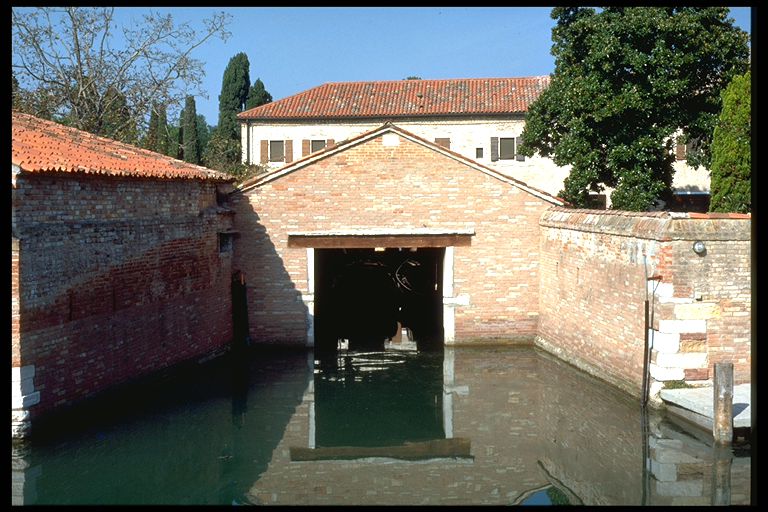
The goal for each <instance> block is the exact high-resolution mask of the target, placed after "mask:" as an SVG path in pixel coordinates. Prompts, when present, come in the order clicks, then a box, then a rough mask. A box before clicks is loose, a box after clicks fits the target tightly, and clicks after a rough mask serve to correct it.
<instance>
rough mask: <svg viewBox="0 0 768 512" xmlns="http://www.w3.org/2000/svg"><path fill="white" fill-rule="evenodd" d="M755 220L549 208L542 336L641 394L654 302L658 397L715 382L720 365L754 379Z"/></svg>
mask: <svg viewBox="0 0 768 512" xmlns="http://www.w3.org/2000/svg"><path fill="white" fill-rule="evenodd" d="M750 226H751V219H750V217H749V216H733V218H718V216H717V215H712V216H708V215H701V214H685V213H680V214H670V213H663V212H659V213H630V212H601V211H595V210H567V209H563V208H553V209H551V210H549V211H547V212H546V213H545V214H544V215H543V216H542V220H541V229H542V237H541V257H540V262H541V288H540V289H541V294H540V315H541V321H540V325H539V333H538V334H539V337H538V338H537V342H538V343H539V344H540V345H542V346H544V347H545V348H547V349H548V350H550V351H552V352H554V353H556V354H558V355H559V356H560V357H562V358H563V359H566V360H568V361H570V362H572V363H574V364H576V365H577V366H580V367H582V368H583V369H585V370H587V371H589V372H590V373H593V374H595V375H597V376H599V377H601V378H603V379H604V380H607V381H609V382H612V383H613V384H615V385H617V386H619V387H621V388H623V389H625V390H626V391H628V392H629V393H632V394H634V395H639V394H640V390H641V389H642V381H643V351H644V342H645V321H644V320H645V316H644V302H645V300H646V299H648V300H649V308H650V314H649V323H650V324H651V325H649V328H650V329H649V339H650V340H651V343H652V344H653V348H652V352H651V354H652V357H651V362H650V375H651V377H652V379H651V380H652V384H651V393H652V395H653V393H654V391H658V389H660V387H661V383H663V382H666V381H670V380H685V381H688V382H693V381H702V380H707V379H708V378H711V377H712V376H711V374H710V372H709V371H708V370H709V368H711V367H712V366H713V365H714V363H715V362H719V361H732V362H733V363H734V380H735V383H736V384H739V383H743V382H749V381H750V364H751V353H750V331H751V326H750V314H751V303H750V301H751V277H750ZM696 240H701V241H703V242H704V243H705V246H706V252H705V253H704V254H702V255H698V254H696V253H695V252H694V251H693V249H692V246H693V243H694V241H696ZM648 278H651V279H650V280H649V281H647V279H648ZM646 283H647V284H646Z"/></svg>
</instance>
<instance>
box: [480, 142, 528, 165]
mask: <svg viewBox="0 0 768 512" xmlns="http://www.w3.org/2000/svg"><path fill="white" fill-rule="evenodd" d="M520 143H521V139H520V137H491V162H495V161H496V160H518V161H523V160H525V157H524V156H523V155H518V154H517V153H516V150H517V147H518V146H519V145H520ZM477 150H479V153H478V154H480V156H482V148H477ZM477 158H480V157H479V156H477Z"/></svg>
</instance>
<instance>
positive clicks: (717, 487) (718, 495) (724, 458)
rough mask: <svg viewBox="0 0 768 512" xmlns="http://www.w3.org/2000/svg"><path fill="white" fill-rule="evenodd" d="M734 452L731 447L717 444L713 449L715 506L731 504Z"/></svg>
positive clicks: (713, 495) (713, 497)
mask: <svg viewBox="0 0 768 512" xmlns="http://www.w3.org/2000/svg"><path fill="white" fill-rule="evenodd" d="M732 460H733V451H732V450H731V447H730V446H726V445H723V444H718V443H715V445H714V446H713V447H712V496H711V503H712V505H714V506H729V505H730V504H731V461H732Z"/></svg>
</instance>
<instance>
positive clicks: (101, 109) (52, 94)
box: [11, 6, 231, 142]
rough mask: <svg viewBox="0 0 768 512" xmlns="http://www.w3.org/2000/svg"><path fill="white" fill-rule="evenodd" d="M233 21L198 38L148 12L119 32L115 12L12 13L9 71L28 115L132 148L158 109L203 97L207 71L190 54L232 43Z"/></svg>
mask: <svg viewBox="0 0 768 512" xmlns="http://www.w3.org/2000/svg"><path fill="white" fill-rule="evenodd" d="M230 18H231V15H229V14H225V13H223V12H222V13H217V14H215V15H214V16H212V17H211V18H210V19H206V20H202V24H203V26H204V28H203V29H202V30H201V31H196V30H195V29H194V28H193V27H192V26H191V25H190V24H189V23H182V24H179V25H177V24H175V23H174V21H173V18H172V16H171V15H162V14H157V13H154V12H149V13H148V14H145V15H143V17H142V19H141V20H140V21H139V20H131V21H132V22H131V23H129V24H127V25H126V26H123V27H120V26H118V25H117V24H116V20H115V19H114V8H113V7H16V6H14V7H13V8H12V11H11V37H12V39H13V42H14V44H13V46H12V50H11V66H12V69H13V70H14V71H16V72H17V73H16V75H15V76H16V78H17V79H18V80H19V82H20V85H21V88H22V89H24V90H25V91H28V92H29V93H30V100H29V101H26V102H24V105H25V111H26V112H28V113H30V114H34V115H40V116H41V117H45V118H48V119H53V120H57V121H63V122H66V123H68V124H70V125H72V126H74V127H76V128H79V129H81V130H85V131H89V132H92V133H96V134H98V135H102V136H105V137H109V138H113V139H118V140H123V141H126V142H134V141H136V140H137V133H142V132H145V131H146V128H147V113H148V112H149V111H150V108H151V105H152V102H155V101H157V102H160V103H162V104H164V105H166V106H173V107H174V108H180V107H181V106H182V104H183V101H184V97H185V95H186V94H187V91H194V92H193V94H201V93H202V92H203V91H202V90H201V87H202V84H203V77H204V76H205V70H204V67H203V63H202V62H201V61H199V60H196V59H193V58H192V57H191V54H192V52H193V51H195V50H196V49H197V48H198V47H200V46H201V45H203V44H204V43H205V42H206V41H207V40H209V39H211V38H213V37H215V36H219V37H221V39H223V40H225V41H226V39H227V38H228V37H229V33H228V32H227V31H226V25H227V24H228V23H229V20H230ZM116 34H120V38H121V42H120V44H116V42H115V41H114V40H113V36H115V35H116Z"/></svg>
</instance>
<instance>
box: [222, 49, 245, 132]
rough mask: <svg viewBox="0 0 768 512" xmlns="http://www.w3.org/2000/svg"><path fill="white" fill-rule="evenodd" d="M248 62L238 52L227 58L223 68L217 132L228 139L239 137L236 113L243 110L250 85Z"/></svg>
mask: <svg viewBox="0 0 768 512" xmlns="http://www.w3.org/2000/svg"><path fill="white" fill-rule="evenodd" d="M249 68H250V63H249V62H248V56H247V55H246V54H245V53H242V52H241V53H238V54H237V55H235V56H234V57H232V58H231V59H230V60H229V64H227V67H226V69H225V70H224V78H223V79H222V82H221V94H219V124H218V129H219V133H220V134H221V135H222V136H224V137H227V138H230V139H239V138H240V130H239V125H238V122H237V117H236V116H237V114H239V113H240V112H242V111H243V109H244V108H245V105H246V101H247V99H248V90H249V88H250V85H251V78H250V75H249Z"/></svg>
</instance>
